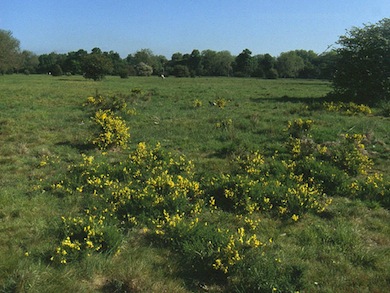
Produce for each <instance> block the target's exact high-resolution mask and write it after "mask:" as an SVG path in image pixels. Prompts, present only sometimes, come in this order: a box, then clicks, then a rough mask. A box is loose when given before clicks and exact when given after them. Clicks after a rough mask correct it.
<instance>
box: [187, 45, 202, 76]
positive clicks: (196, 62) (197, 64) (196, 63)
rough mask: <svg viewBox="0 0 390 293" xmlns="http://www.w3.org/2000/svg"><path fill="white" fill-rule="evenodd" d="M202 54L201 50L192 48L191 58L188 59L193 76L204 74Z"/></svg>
mask: <svg viewBox="0 0 390 293" xmlns="http://www.w3.org/2000/svg"><path fill="white" fill-rule="evenodd" d="M201 62H202V56H201V54H200V52H199V50H196V49H194V50H192V52H191V54H190V58H189V60H188V68H189V70H190V74H191V76H197V75H201V74H202V64H201Z"/></svg>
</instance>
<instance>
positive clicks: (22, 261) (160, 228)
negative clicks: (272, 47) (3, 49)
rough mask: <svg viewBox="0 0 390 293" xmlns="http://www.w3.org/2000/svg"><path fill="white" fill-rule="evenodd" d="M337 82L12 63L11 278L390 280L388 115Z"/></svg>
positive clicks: (1, 204)
mask: <svg viewBox="0 0 390 293" xmlns="http://www.w3.org/2000/svg"><path fill="white" fill-rule="evenodd" d="M330 90H331V88H330V84H329V83H327V82H323V81H318V80H317V81H310V80H283V79H280V80H262V79H240V78H193V79H178V78H167V79H165V80H162V79H159V78H157V77H150V78H138V77H132V78H129V79H119V78H116V77H108V78H106V79H105V80H103V81H102V82H93V81H89V80H85V79H83V78H82V77H74V76H70V77H60V78H54V77H52V76H39V75H31V76H24V75H13V76H0V113H1V116H0V138H1V146H0V148H1V152H0V154H1V156H0V161H1V164H0V187H1V194H0V231H1V235H2V237H1V239H0V288H1V292H72V291H74V292H203V291H208V292H296V291H299V292H386V291H388V290H390V264H389V262H388V259H389V258H390V225H389V223H390V213H389V210H388V209H389V199H388V198H389V196H390V195H389V191H388V188H389V187H390V186H389V184H388V182H389V179H390V177H389V174H390V167H389V159H390V135H389V134H390V118H389V117H386V115H384V114H383V113H384V112H383V109H380V108H372V109H371V110H370V111H367V109H366V108H364V107H361V108H359V107H357V105H351V104H345V105H344V107H341V106H340V105H338V106H337V103H333V104H332V103H331V101H327V100H326V99H325V98H324V97H325V96H326V94H327V93H328V92H329V91H330ZM88 97H93V99H90V100H89V103H88V102H87V101H88V100H87V98H88ZM99 97H103V99H104V101H103V102H101V103H98V102H96V101H97V100H98V98H99ZM113 97H115V98H113ZM93 100H94V101H95V102H93ZM124 103H126V104H124ZM102 107H103V109H111V110H112V112H111V113H115V115H117V118H118V117H119V118H120V119H122V120H123V121H125V123H126V125H127V126H128V127H129V132H130V140H129V142H128V144H126V145H125V146H126V148H125V149H122V148H121V147H120V146H114V147H109V148H108V149H106V150H99V149H98V148H97V145H96V144H93V143H92V141H93V140H94V138H95V139H96V135H97V134H98V131H99V130H98V127H97V126H96V123H94V122H93V119H91V117H96V116H94V115H95V113H96V112H97V111H98V110H99V108H102ZM107 113H108V112H106V114H107ZM107 115H108V114H107ZM95 122H96V120H95ZM354 135H361V136H354ZM142 142H144V143H145V144H146V146H145V148H146V151H145V152H144V153H142V152H143V151H144V148H143V146H144V145H143V144H140V143H142ZM157 144H159V145H160V146H159V147H156V145H157ZM297 148H299V150H297ZM256 152H257V153H256ZM82 155H84V157H83V156H82ZM92 157H93V162H92ZM89 158H90V159H89ZM189 161H191V162H189ZM370 166H371V167H370ZM137 170H142V171H139V173H137ZM86 174H87V175H86ZM156 174H157V175H156ZM381 176H382V177H381ZM183 178H184V179H183ZM378 178H379V179H378ZM152 179H153V180H154V181H153V180H152ZM83 180H84V181H83ZM93 180H95V181H94V182H93V183H91V181H93ZM159 180H160V181H161V182H162V183H161V182H160V181H159ZM164 180H165V181H164ZM98 181H99V183H98ZM151 181H153V182H151ZM101 182H103V183H101ZM159 182H160V183H159ZM158 184H160V185H158ZM180 184H181V185H180ZM125 187H128V190H130V191H128V192H129V199H130V198H131V200H129V199H125V198H124V197H120V196H124V195H125ZM271 187H272V188H271ZM305 188H306V189H305ZM303 189H305V191H302V190H303ZM132 192H133V193H132ZM294 192H295V193H294ZM299 192H301V193H299ZM96 193H98V194H99V195H100V197H94V196H92V195H91V194H96ZM139 194H142V197H137V196H139ZM151 194H152V195H151ZM130 195H131V196H130ZM148 196H150V198H149V197H148ZM283 196H285V197H283ZM157 199H158V200H159V201H162V202H163V203H164V201H165V205H164V204H163V205H160V203H158V202H157V201H156V200H157ZM147 200H150V201H147ZM134 202H136V204H138V205H136V204H135V203H134ZM156 202H157V203H156ZM142 207H144V209H143V208H142ZM151 207H156V209H153V208H151ZM146 210H147V211H146ZM135 211H137V212H135ZM61 217H63V219H61ZM91 218H92V220H90V222H88V219H91ZM74 219H77V221H76V220H74ZM97 219H99V221H98V220H97ZM83 221H84V222H83ZM100 221H101V222H100ZM76 222H77V223H76ZM81 222H83V224H80V225H79V224H78V223H81ZM85 222H88V223H87V224H85ZM77 225H79V226H77ZM93 229H95V231H93V232H92V230H93ZM99 229H100V230H99ZM99 231H100V232H99ZM99 233H101V234H99ZM77 235H78V236H77ZM80 235H83V236H80ZM97 235H98V236H97ZM99 235H100V236H99ZM76 236H77V237H79V240H80V243H78V242H77V243H76V242H75V241H73V240H74V239H75V238H76ZM66 237H70V238H69V239H70V240H71V241H73V242H71V243H70V244H69V243H68V244H67V243H66V239H67V238H66ZM256 237H257V238H256ZM77 245H79V246H77ZM77 247H78V248H77ZM65 248H66V249H65ZM64 250H65V252H64ZM68 256H69V257H68ZM65 262H66V263H65Z"/></svg>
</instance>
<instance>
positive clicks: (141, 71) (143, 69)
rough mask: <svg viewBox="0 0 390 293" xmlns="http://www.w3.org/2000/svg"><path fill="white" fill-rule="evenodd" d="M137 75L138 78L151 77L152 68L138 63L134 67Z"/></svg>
mask: <svg viewBox="0 0 390 293" xmlns="http://www.w3.org/2000/svg"><path fill="white" fill-rule="evenodd" d="M136 71H137V75H139V76H151V75H152V73H153V67H152V66H149V65H148V64H146V63H144V62H140V63H139V64H138V65H137V66H136Z"/></svg>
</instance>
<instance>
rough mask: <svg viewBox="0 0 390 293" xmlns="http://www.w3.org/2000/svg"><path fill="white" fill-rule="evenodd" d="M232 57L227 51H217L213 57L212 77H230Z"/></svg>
mask: <svg viewBox="0 0 390 293" xmlns="http://www.w3.org/2000/svg"><path fill="white" fill-rule="evenodd" d="M233 61H234V57H233V56H232V54H231V53H230V52H229V51H219V52H217V54H216V56H215V61H214V62H213V64H214V69H213V75H215V76H230V75H231V74H232V72H233V68H232V63H233Z"/></svg>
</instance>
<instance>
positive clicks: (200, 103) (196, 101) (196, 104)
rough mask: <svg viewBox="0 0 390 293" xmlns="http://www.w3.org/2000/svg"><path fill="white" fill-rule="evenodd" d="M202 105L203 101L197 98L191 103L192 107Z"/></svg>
mask: <svg viewBox="0 0 390 293" xmlns="http://www.w3.org/2000/svg"><path fill="white" fill-rule="evenodd" d="M202 105H203V103H202V101H201V100H199V99H195V100H194V102H193V103H192V106H193V107H194V108H200V107H202Z"/></svg>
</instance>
